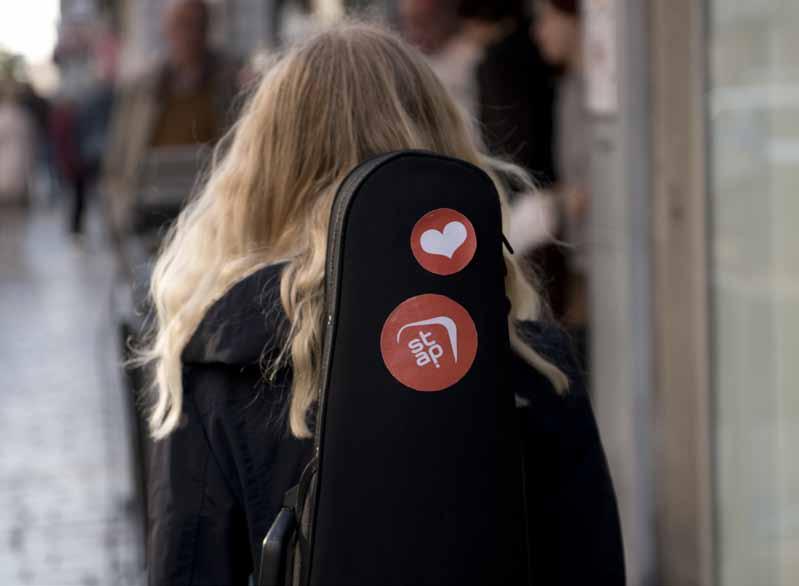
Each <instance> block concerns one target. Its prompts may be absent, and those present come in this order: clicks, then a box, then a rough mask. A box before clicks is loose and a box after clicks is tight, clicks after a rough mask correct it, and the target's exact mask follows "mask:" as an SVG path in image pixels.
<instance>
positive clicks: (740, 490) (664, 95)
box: [584, 0, 799, 586]
mask: <svg viewBox="0 0 799 586" xmlns="http://www.w3.org/2000/svg"><path fill="white" fill-rule="evenodd" d="M584 5H585V6H586V7H587V8H588V16H589V19H590V18H594V24H595V25H597V26H599V27H600V28H602V27H611V28H612V29H613V32H612V35H611V36H612V37H613V38H614V39H615V41H614V43H615V47H613V46H611V50H612V51H613V56H614V57H613V58H614V60H615V65H616V66H617V71H618V78H617V79H615V83H616V84H617V86H616V88H615V91H616V92H617V96H618V104H617V105H616V107H613V108H612V109H610V110H606V111H596V110H595V111H594V117H593V128H592V131H593V134H592V142H593V163H594V174H595V179H596V182H597V185H599V186H601V188H600V190H599V191H600V192H599V193H597V194H595V198H594V200H593V202H592V203H593V204H594V211H596V213H595V214H594V218H593V222H594V226H593V230H594V232H593V233H594V243H595V245H596V246H595V252H594V259H593V260H594V262H593V264H592V269H593V275H592V276H593V288H592V290H593V293H592V296H593V310H594V313H593V315H594V316H595V330H594V332H595V336H594V340H593V345H594V349H595V353H596V355H597V360H596V362H595V370H594V373H593V376H594V380H595V396H596V398H597V405H596V407H597V411H598V414H599V418H600V425H601V426H602V428H603V433H604V435H605V439H606V442H607V445H608V451H609V457H610V460H611V467H612V468H613V469H614V474H615V477H616V480H617V483H618V484H619V490H620V496H621V500H622V507H623V517H624V521H625V530H626V531H625V533H626V539H627V542H628V543H627V546H628V554H629V556H630V560H629V562H630V574H631V583H632V584H651V583H654V584H667V585H694V584H697V585H708V586H710V585H713V584H716V585H719V586H750V585H754V584H757V585H758V586H760V585H763V586H772V585H773V586H787V585H789V584H796V583H799V466H797V463H796V462H797V459H796V458H795V455H794V454H793V451H794V449H795V447H796V446H798V445H799V393H798V392H797V391H799V369H797V365H796V361H795V360H793V359H792V358H793V355H794V354H795V353H796V350H797V349H799V335H798V334H797V332H799V256H798V255H799V239H798V238H797V232H796V230H795V229H793V225H792V221H795V220H796V218H799V200H797V198H796V195H795V193H796V192H795V189H796V187H797V182H799V147H798V146H797V145H799V142H797V141H798V140H799V112H797V107H799V100H798V99H797V82H798V81H799V61H797V55H798V54H799V52H798V51H797V49H799V47H797V38H799V37H797V34H796V33H797V31H799V5H798V4H797V3H795V2H786V1H779V0H759V1H757V2H747V3H740V2H735V1H733V0H705V1H704V2H696V1H695V0H651V1H650V2H648V3H641V2H639V1H637V0H616V1H615V2H614V1H609V0H586V2H585V4H584ZM608 14H610V17H609V19H608V18H607V16H608ZM590 28H591V27H590V26H589V30H590ZM594 32H596V31H594ZM601 37H602V34H601V31H600V39H601ZM604 47H607V45H605V46H604ZM586 49H587V51H588V52H589V53H588V57H589V60H590V58H591V53H590V52H591V51H595V52H596V51H600V52H601V50H602V49H603V45H602V44H601V42H600V45H599V46H596V45H594V46H591V45H589V46H588V47H587V48H586ZM595 56H596V55H594V57H595ZM613 81H614V80H613V79H609V78H608V76H607V75H606V76H605V79H604V80H602V79H600V80H599V83H600V84H602V83H605V84H608V83H611V82H613ZM594 90H595V91H600V90H601V87H600V88H599V90H598V89H597V87H595V88H594Z"/></svg>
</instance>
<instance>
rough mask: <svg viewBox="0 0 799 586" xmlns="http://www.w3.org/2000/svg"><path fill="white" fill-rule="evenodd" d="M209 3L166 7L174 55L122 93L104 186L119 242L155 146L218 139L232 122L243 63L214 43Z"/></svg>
mask: <svg viewBox="0 0 799 586" xmlns="http://www.w3.org/2000/svg"><path fill="white" fill-rule="evenodd" d="M209 24H210V12H209V7H208V5H207V3H206V2H204V1H203V0H172V1H171V2H169V3H168V4H167V6H166V8H165V10H164V12H163V33H164V35H165V37H166V40H167V45H168V54H167V57H166V59H165V60H164V61H163V62H160V63H158V64H157V65H156V66H155V67H153V68H152V69H151V70H150V71H148V72H146V73H145V74H144V75H143V76H142V77H141V78H138V79H135V80H133V81H132V82H128V83H125V84H124V85H123V86H122V87H121V89H120V91H119V92H118V97H117V100H118V103H117V105H116V107H115V111H114V114H113V123H112V124H113V126H112V136H111V144H110V147H109V149H108V153H107V157H106V160H105V169H104V172H105V177H104V190H105V192H106V196H107V197H108V200H109V201H108V204H109V209H108V212H109V215H110V217H109V220H110V222H111V232H112V236H113V237H114V239H115V241H116V242H117V244H118V243H119V240H120V239H121V238H123V235H124V234H125V232H126V230H127V227H128V224H129V223H130V222H131V220H132V219H131V217H130V214H131V211H132V207H133V205H134V202H135V198H136V195H137V194H136V189H137V183H138V180H139V173H140V172H141V170H142V165H143V162H144V160H145V158H146V157H147V155H148V154H149V153H150V152H152V151H153V150H155V149H161V148H165V147H166V148H168V147H176V146H191V145H212V144H213V143H215V142H216V141H217V140H218V139H219V138H220V137H221V136H222V135H223V134H224V132H225V131H226V130H227V128H228V127H229V126H230V125H231V124H232V122H233V120H234V112H233V108H232V107H231V106H232V104H233V101H234V98H235V96H236V93H237V91H238V87H239V83H238V82H239V78H238V76H239V68H238V66H237V65H236V64H235V63H234V62H233V61H232V60H230V59H228V58H227V57H226V56H224V55H223V54H221V53H219V52H216V51H214V50H212V49H211V47H210V46H209Z"/></svg>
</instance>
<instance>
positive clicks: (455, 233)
mask: <svg viewBox="0 0 799 586" xmlns="http://www.w3.org/2000/svg"><path fill="white" fill-rule="evenodd" d="M467 236H468V234H467V232H466V226H464V225H463V224H461V223H460V222H450V223H449V224H447V225H446V226H444V232H443V233H441V232H439V231H438V230H426V231H425V232H424V233H423V234H422V238H421V241H420V244H421V245H422V250H424V251H425V252H426V253H428V254H436V255H438V256H446V257H447V258H449V259H451V258H452V257H453V256H454V255H455V252H456V251H457V250H458V249H459V248H460V247H461V245H462V244H463V243H464V242H466V238H467Z"/></svg>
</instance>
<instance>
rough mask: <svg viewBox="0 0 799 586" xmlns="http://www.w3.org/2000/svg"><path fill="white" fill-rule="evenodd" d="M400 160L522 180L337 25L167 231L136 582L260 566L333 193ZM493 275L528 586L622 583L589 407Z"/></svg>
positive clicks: (226, 574) (360, 30) (313, 348)
mask: <svg viewBox="0 0 799 586" xmlns="http://www.w3.org/2000/svg"><path fill="white" fill-rule="evenodd" d="M410 148H412V149H425V150H429V151H434V152H437V153H442V154H445V155H450V156H453V157H458V158H460V159H465V160H467V161H470V162H472V163H474V164H476V165H479V166H481V167H482V168H483V169H485V170H486V171H487V172H489V174H491V176H492V177H499V176H500V175H505V176H506V175H507V174H513V175H516V179H517V180H518V179H520V178H521V176H522V174H521V173H520V172H519V171H518V170H517V169H516V168H515V167H513V166H511V165H508V164H507V163H503V162H501V161H499V160H496V159H493V158H491V157H490V156H488V155H487V154H485V153H483V152H481V151H480V150H479V149H478V147H477V146H476V144H475V141H474V140H473V138H472V137H471V136H470V133H469V131H468V125H467V123H466V122H465V121H464V119H463V118H462V116H461V114H460V113H459V111H458V109H457V107H456V106H455V105H454V104H453V102H452V100H451V99H450V97H449V96H448V95H447V93H446V91H445V90H444V89H443V87H442V85H441V84H440V83H439V81H438V80H437V79H436V77H435V75H434V74H433V73H432V71H431V70H430V69H429V67H428V66H427V65H426V64H425V62H424V59H423V58H422V57H421V56H420V55H419V54H417V53H416V52H414V51H413V50H411V49H410V48H408V47H407V46H406V45H404V44H403V43H402V42H401V41H400V40H398V39H397V38H396V37H395V36H393V35H392V34H390V33H388V32H385V31H382V30H381V29H378V28H375V27H372V26H367V25H347V26H342V27H338V28H334V29H332V30H328V31H325V32H322V33H320V34H318V35H317V36H315V37H313V38H312V39H310V40H308V41H306V42H305V43H304V44H302V45H300V46H298V47H296V48H294V49H292V50H290V51H288V52H287V53H286V54H285V55H284V56H283V57H282V58H281V59H280V60H278V61H277V62H276V63H274V64H273V66H272V67H271V68H269V70H268V71H267V72H266V73H265V75H264V78H263V80H262V81H261V82H260V85H259V86H258V87H257V89H256V90H255V91H254V93H253V95H252V96H251V98H250V100H249V103H248V105H247V106H246V108H245V110H244V112H243V114H242V117H241V119H240V121H239V122H238V124H237V125H236V127H235V128H234V129H233V131H232V132H231V134H230V136H229V137H228V141H227V144H226V145H224V146H223V150H222V152H221V154H220V157H219V160H218V161H217V162H216V163H215V166H214V169H213V171H212V173H211V175H210V177H209V178H208V180H207V182H206V184H205V186H204V188H203V189H202V190H201V192H200V193H199V195H198V196H197V197H196V198H195V199H194V200H193V201H192V202H191V203H190V204H189V205H188V207H187V208H186V209H185V211H184V212H183V213H182V214H181V216H180V217H179V219H178V221H177V223H176V225H175V226H174V228H173V230H172V232H171V234H170V237H169V238H168V240H167V243H166V245H165V248H164V250H163V252H162V253H161V256H160V258H159V260H158V263H157V266H156V270H155V273H154V276H153V281H152V291H151V293H152V299H153V303H154V305H155V309H156V313H157V330H156V332H155V336H154V338H153V342H152V345H151V346H150V347H149V348H148V350H147V353H146V356H145V358H147V359H149V360H150V361H151V362H152V366H153V368H154V372H155V387H156V389H157V395H156V400H155V403H154V407H153V409H152V414H151V421H150V423H151V427H152V433H153V436H154V437H155V439H156V440H157V441H156V444H155V449H154V453H153V457H152V462H151V475H150V498H149V501H150V527H151V531H150V535H149V555H148V559H149V565H150V567H149V573H150V584H151V585H158V586H161V585H163V586H167V585H169V586H177V585H186V584H214V585H228V584H229V585H237V586H238V585H242V586H244V585H246V584H248V576H249V575H250V574H251V573H252V572H254V571H256V570H257V568H258V564H259V557H260V543H261V541H262V539H263V537H264V535H265V534H266V531H267V530H268V528H269V526H270V524H271V522H272V520H273V519H274V517H275V516H276V514H277V512H278V509H279V507H280V503H281V502H282V498H283V494H284V492H285V491H286V490H288V489H289V488H290V487H291V486H293V485H294V484H296V482H297V480H298V478H299V475H300V472H301V470H302V469H303V466H304V465H305V463H306V462H307V461H308V460H309V458H310V455H311V454H310V447H311V442H310V440H309V438H310V437H311V430H310V429H309V421H310V417H309V411H311V410H312V409H313V406H314V403H315V399H316V392H317V389H318V383H319V379H320V372H319V371H320V364H319V356H320V351H321V339H322V331H323V320H322V311H323V309H322V302H323V282H324V277H325V275H324V272H323V271H324V261H325V253H326V250H325V247H326V237H327V228H328V221H329V214H330V208H331V205H332V201H333V197H334V194H335V192H336V189H337V187H338V185H339V183H340V182H341V181H342V179H343V178H344V176H345V175H346V174H347V173H348V172H349V171H350V170H351V169H352V168H353V167H355V166H356V165H358V164H359V163H360V162H362V161H364V160H365V159H368V158H370V157H372V156H375V155H379V154H381V153H386V152H390V151H396V150H401V149H410ZM497 184H498V187H500V188H501V185H500V184H499V183H498V182H497ZM506 265H507V268H508V277H507V281H506V290H507V293H508V297H509V298H510V299H511V301H512V319H511V322H512V323H511V327H510V334H511V338H512V343H513V346H514V349H515V351H516V354H517V355H518V357H519V358H518V360H516V363H517V367H516V370H517V372H516V374H514V377H518V384H519V394H520V395H522V396H523V397H525V398H526V399H527V400H528V401H530V402H531V403H532V407H531V409H530V410H529V412H528V425H527V427H526V430H525V434H526V435H527V440H528V443H529V446H530V447H529V448H528V450H529V453H528V460H527V461H528V468H529V472H530V474H531V475H534V478H533V479H532V481H531V482H530V483H529V485H530V487H529V497H530V502H531V503H533V507H532V509H531V516H532V520H533V523H532V526H533V527H534V530H533V531H532V532H531V546H532V547H533V557H534V560H535V563H536V574H537V576H536V583H540V584H550V585H551V584H586V583H601V584H606V585H607V584H611V585H612V584H623V562H622V556H621V538H620V532H619V524H618V516H617V511H616V503H615V497H614V494H613V489H612V486H611V482H610V478H609V476H608V471H607V467H606V464H605V458H604V454H603V452H602V447H601V444H600V442H599V437H598V433H597V430H596V426H595V423H594V420H593V415H592V414H591V409H590V405H589V404H588V402H587V399H586V398H585V394H584V392H583V391H582V388H581V385H580V381H579V377H577V376H576V374H575V373H574V372H573V369H572V367H571V364H572V363H571V362H570V360H569V353H568V352H567V351H566V350H565V348H566V346H565V345H564V343H563V342H562V338H561V337H559V336H558V335H556V334H553V332H552V331H550V330H548V329H547V328H544V327H543V326H536V325H529V326H528V327H527V330H528V331H529V332H532V336H531V340H532V344H531V345H526V344H525V343H523V342H522V341H521V338H520V336H519V335H518V333H517V327H519V326H520V324H521V322H522V321H523V320H534V319H535V318H536V316H537V312H538V301H537V300H538V298H537V296H536V293H535V290H534V289H533V287H532V286H531V285H530V284H529V283H528V282H527V281H526V280H525V279H524V277H523V276H522V275H521V273H520V271H519V270H518V268H517V266H516V264H515V261H514V260H513V258H512V257H511V256H507V257H506ZM567 375H568V376H567ZM475 432H476V433H479V430H476V431H475ZM386 529H387V530H390V528H386ZM574 556H577V557H579V563H574V562H575V560H574V559H573V558H574Z"/></svg>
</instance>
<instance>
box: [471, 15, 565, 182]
mask: <svg viewBox="0 0 799 586" xmlns="http://www.w3.org/2000/svg"><path fill="white" fill-rule="evenodd" d="M529 29H530V21H529V20H525V21H520V22H519V23H518V24H517V26H516V28H515V29H514V30H513V32H511V33H510V34H509V35H507V36H506V37H505V38H503V39H502V40H500V41H499V42H497V43H495V44H493V45H491V46H489V47H487V48H486V50H485V52H484V54H483V57H482V59H481V60H480V63H478V66H477V89H478V100H479V110H478V119H479V121H480V127H481V129H482V133H483V140H484V141H485V143H486V145H487V146H488V148H489V150H490V151H491V152H495V153H503V154H505V155H507V156H509V157H511V158H512V159H513V160H514V161H516V162H517V163H518V164H520V165H522V166H523V167H524V168H526V169H527V170H528V171H529V172H530V173H532V175H533V177H534V178H535V180H536V181H537V182H538V183H539V184H541V185H548V184H550V183H552V182H553V181H554V180H555V179H556V177H555V163H554V156H553V152H552V144H553V133H554V123H553V120H554V103H555V79H556V75H555V72H554V70H553V69H552V68H550V67H549V66H547V65H546V64H545V63H544V61H543V59H542V58H541V54H540V52H539V50H538V47H537V46H536V44H535V43H533V41H532V40H531V39H530V32H529Z"/></svg>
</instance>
